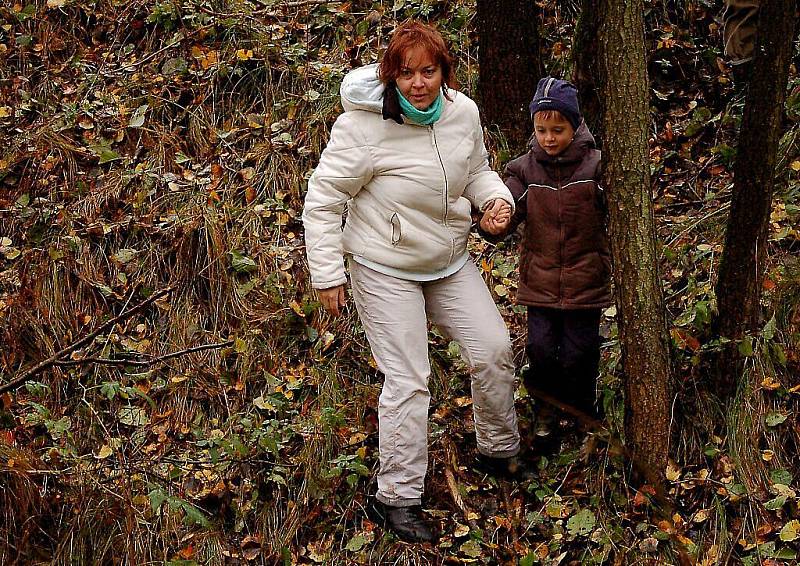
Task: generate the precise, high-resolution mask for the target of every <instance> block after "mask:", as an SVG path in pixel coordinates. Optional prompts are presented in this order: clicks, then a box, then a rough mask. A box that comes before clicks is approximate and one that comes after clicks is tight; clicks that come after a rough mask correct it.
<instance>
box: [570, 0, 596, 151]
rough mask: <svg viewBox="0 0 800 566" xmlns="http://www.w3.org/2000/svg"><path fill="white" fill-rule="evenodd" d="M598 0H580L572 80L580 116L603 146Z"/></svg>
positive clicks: (574, 43) (573, 51)
mask: <svg viewBox="0 0 800 566" xmlns="http://www.w3.org/2000/svg"><path fill="white" fill-rule="evenodd" d="M599 9H600V0H582V2H581V13H580V15H579V16H578V21H577V23H576V24H575V38H574V41H573V48H572V82H573V83H574V84H575V86H576V87H577V88H578V100H580V104H581V111H582V112H583V119H584V120H586V125H587V126H589V131H590V132H592V134H593V135H594V139H595V141H596V142H597V147H598V148H601V149H602V146H603V120H602V108H601V106H600V76H599V69H598V67H597V54H598V50H599V39H600V38H599V37H598V35H597V34H598V30H599V24H600V19H599V17H598V16H599Z"/></svg>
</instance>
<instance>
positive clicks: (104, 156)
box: [95, 146, 121, 165]
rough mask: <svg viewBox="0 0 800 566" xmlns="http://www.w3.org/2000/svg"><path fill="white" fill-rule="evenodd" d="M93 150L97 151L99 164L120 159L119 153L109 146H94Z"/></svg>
mask: <svg viewBox="0 0 800 566" xmlns="http://www.w3.org/2000/svg"><path fill="white" fill-rule="evenodd" d="M95 151H97V153H98V156H99V157H100V161H99V164H100V165H103V164H105V163H110V162H111V161H116V160H117V159H121V157H120V156H119V153H117V152H116V151H114V150H113V149H111V148H109V147H105V146H101V147H99V148H96V149H95Z"/></svg>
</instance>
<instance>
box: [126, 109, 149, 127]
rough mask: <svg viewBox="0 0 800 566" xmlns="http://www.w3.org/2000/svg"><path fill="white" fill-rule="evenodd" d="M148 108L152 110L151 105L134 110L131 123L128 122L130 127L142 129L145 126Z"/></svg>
mask: <svg viewBox="0 0 800 566" xmlns="http://www.w3.org/2000/svg"><path fill="white" fill-rule="evenodd" d="M148 108H150V105H149V104H142V105H141V106H140V107H139V108H137V109H136V110H134V112H133V114H132V115H131V119H130V121H128V127H129V128H141V127H142V126H143V125H144V116H145V114H146V113H147V109H148Z"/></svg>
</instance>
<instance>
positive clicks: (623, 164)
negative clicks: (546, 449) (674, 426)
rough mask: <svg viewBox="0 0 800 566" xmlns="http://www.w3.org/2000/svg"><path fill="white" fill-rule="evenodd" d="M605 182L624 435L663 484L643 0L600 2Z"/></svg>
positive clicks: (640, 463) (665, 371)
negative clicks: (623, 391)
mask: <svg viewBox="0 0 800 566" xmlns="http://www.w3.org/2000/svg"><path fill="white" fill-rule="evenodd" d="M599 16H600V28H599V37H600V38H602V41H601V42H600V49H599V57H598V63H599V68H600V82H601V90H600V101H601V103H602V105H603V123H604V127H605V135H606V144H605V147H604V150H603V161H604V171H605V173H604V180H605V187H606V192H607V197H608V203H609V236H610V243H611V252H612V258H613V261H614V285H615V289H616V302H617V316H618V324H619V334H620V343H621V346H622V363H623V370H624V374H625V437H626V443H627V444H628V447H629V450H630V454H631V458H632V459H633V464H634V468H635V470H636V471H637V472H638V473H639V475H640V476H644V478H643V479H645V480H647V481H648V482H651V483H653V484H654V485H656V487H660V486H661V485H662V481H661V480H662V479H663V477H664V474H665V470H666V465H667V455H668V451H669V438H670V434H669V423H670V419H669V414H670V413H669V411H670V404H671V403H670V399H671V397H670V389H671V387H670V386H671V373H672V372H671V367H670V356H669V338H668V334H667V326H666V320H665V310H664V298H663V290H662V288H661V278H660V276H659V270H658V253H657V251H656V243H655V230H654V224H653V207H652V202H651V193H650V163H649V159H648V145H647V139H648V115H649V105H648V101H649V88H648V82H647V67H646V57H645V44H644V22H643V18H642V0H626V1H624V2H617V1H614V0H601V2H600V11H599Z"/></svg>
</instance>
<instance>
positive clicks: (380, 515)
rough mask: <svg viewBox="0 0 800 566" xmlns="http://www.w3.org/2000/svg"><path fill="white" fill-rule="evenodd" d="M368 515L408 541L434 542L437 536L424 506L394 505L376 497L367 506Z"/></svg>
mask: <svg viewBox="0 0 800 566" xmlns="http://www.w3.org/2000/svg"><path fill="white" fill-rule="evenodd" d="M367 516H368V517H369V518H370V520H372V521H373V522H374V523H377V524H378V525H380V526H381V527H383V528H385V529H388V530H390V531H392V532H393V533H394V534H395V535H397V537H398V538H399V539H400V540H404V541H406V542H433V541H434V540H436V536H435V535H434V534H433V531H432V530H431V528H430V527H429V526H428V523H427V521H425V519H424V518H423V516H422V507H421V506H420V505H412V506H410V507H392V506H390V505H386V504H384V503H381V502H380V501H378V500H377V499H375V498H374V497H373V498H371V501H370V503H369V504H368V506H367Z"/></svg>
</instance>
